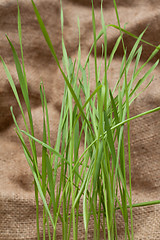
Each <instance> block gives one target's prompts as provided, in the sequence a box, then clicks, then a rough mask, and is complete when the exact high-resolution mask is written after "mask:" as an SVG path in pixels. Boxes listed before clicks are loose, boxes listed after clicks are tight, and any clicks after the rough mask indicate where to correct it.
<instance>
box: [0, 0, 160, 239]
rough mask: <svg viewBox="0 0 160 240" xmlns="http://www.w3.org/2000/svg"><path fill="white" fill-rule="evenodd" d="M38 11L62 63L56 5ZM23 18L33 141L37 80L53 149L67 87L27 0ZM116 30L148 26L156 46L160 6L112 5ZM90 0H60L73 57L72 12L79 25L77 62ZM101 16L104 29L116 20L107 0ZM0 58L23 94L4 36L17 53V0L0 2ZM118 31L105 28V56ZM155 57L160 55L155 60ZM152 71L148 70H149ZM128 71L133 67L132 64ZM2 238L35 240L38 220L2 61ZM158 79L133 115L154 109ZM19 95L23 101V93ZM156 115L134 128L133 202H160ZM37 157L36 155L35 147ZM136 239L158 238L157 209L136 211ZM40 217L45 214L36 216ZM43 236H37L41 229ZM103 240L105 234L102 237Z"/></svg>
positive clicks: (138, 0)
mask: <svg viewBox="0 0 160 240" xmlns="http://www.w3.org/2000/svg"><path fill="white" fill-rule="evenodd" d="M35 2H36V3H37V7H38V9H39V11H40V14H41V15H42V16H43V19H44V22H45V24H46V27H47V30H48V31H49V32H50V36H51V39H52V41H53V44H54V47H55V49H56V53H57V55H58V58H59V59H61V57H62V52H61V42H60V39H61V32H60V4H59V1H58V0H52V1H51V0H40V1H35ZM19 3H20V9H21V17H22V34H23V48H24V59H25V64H26V72H27V79H28V84H29V93H30V99H31V105H32V108H33V118H34V120H35V130H36V131H35V136H36V137H37V138H39V139H41V138H42V119H41V116H42V110H41V107H40V95H39V83H40V81H41V80H43V82H44V85H45V89H46V95H47V101H48V106H49V115H50V119H51V126H52V127H51V132H52V144H53V145H54V143H55V136H56V132H57V127H58V121H59V115H60V108H61V101H62V96H63V86H64V82H63V79H62V78H61V76H60V73H59V71H58V69H57V67H56V65H55V62H54V60H53V58H52V56H51V54H50V52H49V50H48V48H47V45H46V43H45V41H44V39H43V36H42V34H41V32H40V29H39V26H38V23H37V20H36V17H35V15H34V12H33V9H32V5H31V3H30V1H29V0H28V1H24V0H20V1H19ZM117 4H118V9H119V14H120V20H121V26H124V24H125V23H126V22H127V23H128V25H127V30H129V31H130V32H133V33H134V34H136V35H139V34H140V33H141V32H142V31H143V30H144V29H145V28H146V26H147V25H148V30H147V32H146V33H145V35H144V39H145V40H147V41H149V42H151V43H153V44H155V45H158V44H159V39H160V17H159V16H160V6H159V1H158V0H157V1H156V0H155V1H154V0H153V1H150V0H148V1H146V0H134V1H130V0H127V1H120V0H119V1H117ZM90 6H91V5H90V0H85V1H83V0H77V1H73V0H64V1H63V8H64V37H65V43H66V46H67V51H68V55H70V56H71V57H73V58H75V57H77V46H78V27H77V15H79V18H80V25H81V44H82V56H83V58H82V63H84V62H85V59H86V57H87V53H88V51H89V48H90V46H91V44H92V43H93V36H92V18H91V8H90ZM95 7H96V8H95V14H96V21H97V32H99V30H100V29H101V20H100V0H97V1H95ZM104 17H105V22H106V24H108V23H113V24H116V17H115V13H114V8H113V4H112V1H109V0H106V1H105V0H104ZM0 33H1V34H0V55H1V56H2V57H3V58H4V60H5V62H6V63H7V65H8V67H9V70H10V71H11V73H12V76H13V78H14V80H15V82H16V86H17V89H18V91H19V93H20V86H19V84H18V79H17V75H16V71H15V66H14V63H13V58H12V53H11V50H10V47H9V44H8V42H7V40H6V38H5V33H7V34H8V36H9V38H10V40H11V41H12V42H13V44H14V45H15V47H16V50H17V51H18V54H20V49H19V42H18V33H17V5H16V1H14V0H8V1H4V0H1V1H0ZM117 36H118V32H117V31H116V30H113V29H109V31H108V53H110V52H111V50H112V48H113V46H114V43H115V41H116V39H117ZM124 41H125V44H126V46H127V49H128V51H129V50H131V48H132V46H133V44H134V40H133V39H131V38H129V37H127V36H124ZM102 42H103V40H100V42H99V43H98V47H97V52H98V57H99V60H100V56H101V44H102ZM152 50H153V48H151V47H148V46H146V45H144V48H143V56H142V58H141V64H143V62H144V61H145V60H146V59H147V57H148V56H149V55H150V53H151V52H152ZM121 56H122V47H119V49H118V52H117V55H116V58H115V60H114V61H113V65H112V67H111V71H110V73H109V76H108V79H109V84H110V87H111V88H112V87H113V86H114V84H115V82H116V80H117V78H118V74H119V68H120V62H121ZM158 58H159V55H157V56H156V58H154V60H153V61H155V60H156V59H158ZM149 66H151V65H149ZM93 68H94V58H93V56H92V57H91V72H92V74H91V87H92V89H93V88H94V71H92V70H93ZM131 68H132V66H131ZM0 70H1V75H0V83H1V84H0V131H1V135H0V240H12V239H15V240H21V239H30V240H33V239H34V240H35V239H36V221H35V220H36V218H35V211H36V209H35V201H34V188H33V178H32V175H31V173H30V170H29V167H28V165H27V162H26V159H25V157H24V154H23V151H22V149H21V146H20V143H19V140H18V138H17V136H16V133H15V131H14V124H13V121H12V118H11V114H10V110H9V108H10V106H11V105H12V106H13V108H14V113H15V115H16V118H17V121H18V123H19V125H20V126H21V127H22V128H23V123H22V119H21V116H20V112H19V109H18V107H17V103H16V101H15V99H14V96H13V93H12V91H11V89H10V86H9V84H8V81H7V77H6V75H5V73H4V70H3V67H2V64H0ZM154 75H155V79H154V81H153V83H152V84H151V86H150V87H149V88H148V89H147V90H146V92H145V93H144V94H142V95H141V97H140V98H139V99H137V100H136V101H135V103H134V104H133V105H132V106H131V115H136V114H138V113H141V112H143V111H146V110H149V109H151V108H154V107H157V106H159V104H160V88H159V85H160V77H159V76H160V70H159V68H157V69H156V70H155V72H154ZM20 98H22V96H21V94H20ZM159 119H160V113H159V112H158V113H155V114H152V115H147V116H145V117H144V118H142V119H137V120H135V121H134V122H132V123H131V150H132V185H133V202H134V203H138V202H145V201H152V200H158V199H159V198H160V191H159V190H160V181H159V178H160V162H159V156H160V150H159V142H160V141H159V140H160V122H159ZM38 157H39V158H40V157H41V150H40V149H39V148H38ZM133 215H134V229H135V239H137V240H140V239H144V240H147V239H148V240H155V239H160V220H159V219H160V206H159V205H156V206H151V207H142V208H139V209H136V208H135V209H134V210H133ZM41 216H42V212H41ZM117 219H118V235H119V239H124V235H123V234H122V232H123V227H124V226H123V224H122V216H121V215H120V214H119V213H118V214H117ZM41 237H42V231H41ZM57 239H62V232H61V229H58V231H57ZM78 239H84V228H83V224H80V226H79V237H78ZM88 239H93V227H92V222H91V223H90V229H89V237H88ZM101 239H103V236H101Z"/></svg>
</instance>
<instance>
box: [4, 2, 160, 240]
mask: <svg viewBox="0 0 160 240" xmlns="http://www.w3.org/2000/svg"><path fill="white" fill-rule="evenodd" d="M31 2H32V5H33V8H34V11H35V14H36V16H37V20H38V22H39V25H40V28H41V30H42V33H43V35H44V38H45V40H46V42H47V44H48V47H49V49H50V51H51V53H52V55H53V57H54V59H55V61H56V63H57V66H58V68H59V69H60V71H61V73H62V77H63V78H64V82H65V87H64V96H63V101H62V107H61V115H60V119H59V127H58V133H57V140H56V144H55V146H54V148H53V147H52V143H51V138H50V126H49V114H48V108H47V100H46V95H45V90H44V86H43V83H41V84H40V97H41V104H42V109H43V126H42V127H43V141H40V140H39V139H37V138H36V136H35V135H34V125H33V120H32V113H31V106H30V100H29V94H28V86H27V79H26V73H25V65H24V60H23V48H22V37H21V18H20V11H19V7H18V32H19V40H20V47H21V57H22V65H21V64H20V60H19V58H18V56H17V53H16V50H15V48H14V46H13V45H12V43H11V41H10V40H9V38H8V36H7V39H8V41H9V44H10V46H11V49H12V52H13V57H14V61H15V66H16V69H17V74H18V78H19V83H20V87H21V91H22V94H23V98H24V101H25V104H26V109H27V112H28V119H29V124H28V125H27V122H28V121H27V120H26V118H25V115H24V110H23V108H22V105H21V101H20V99H19V96H18V92H17V90H16V86H15V84H14V81H13V79H12V76H11V74H10V73H9V70H8V68H7V66H6V64H5V63H4V61H3V59H2V58H1V61H2V63H3V65H4V69H5V72H6V74H7V77H8V80H9V83H10V85H11V88H12V90H13V92H14V95H15V98H16V100H17V102H18V105H19V108H20V110H21V114H22V117H23V120H24V123H25V127H26V129H25V131H24V130H20V129H19V126H18V124H17V121H16V118H15V116H14V113H13V109H12V107H11V113H12V116H13V120H14V122H15V125H16V132H17V135H18V137H19V139H20V141H21V143H22V147H23V150H24V154H25V156H26V159H27V161H28V164H29V167H30V169H31V171H32V173H33V176H34V186H35V200H36V209H37V212H36V215H37V239H40V226H39V197H38V196H40V197H41V199H42V201H43V239H46V238H47V239H56V230H57V227H58V225H59V221H61V224H62V235H63V239H70V238H71V235H73V239H78V228H79V219H80V218H83V225H84V232H85V239H87V238H88V230H89V224H90V221H92V224H93V226H92V228H93V229H94V239H100V234H102V233H103V238H104V239H109V240H113V239H118V233H117V219H116V213H117V211H120V212H121V214H122V217H123V222H124V239H134V231H133V230H134V229H133V213H132V209H133V207H140V206H146V205H153V204H158V203H160V202H159V201H153V202H145V203H138V204H132V186H131V147H130V121H131V120H134V119H136V118H138V117H142V116H144V115H146V114H149V113H153V112H156V111H158V110H160V107H158V108H155V109H152V110H150V111H147V112H144V113H141V114H139V115H136V116H133V117H131V118H130V110H129V109H130V108H129V107H130V105H131V103H132V102H133V101H134V100H135V99H136V98H137V97H138V95H139V94H140V92H139V91H138V90H139V88H140V87H141V85H142V84H143V83H144V82H145V80H146V79H147V78H148V77H149V76H150V74H151V73H152V71H153V70H154V69H155V68H156V66H157V65H158V63H159V60H158V61H156V62H155V63H154V64H153V65H152V66H151V67H148V70H147V71H145V73H144V75H143V76H141V77H139V76H140V74H141V73H142V71H143V70H144V69H145V66H146V64H147V63H149V62H150V60H151V59H152V58H153V57H154V56H155V55H156V54H157V52H158V51H159V47H155V50H154V51H153V53H152V54H151V56H150V57H149V58H148V60H147V61H146V62H145V63H144V64H143V65H141V66H139V61H140V57H141V54H142V46H141V45H140V43H141V42H145V41H144V40H142V37H143V34H144V32H145V31H144V32H143V33H142V34H141V35H140V36H139V37H136V36H134V35H133V34H131V33H129V32H127V31H126V30H125V29H123V28H121V26H120V21H119V16H118V11H117V6H116V2H115V0H113V3H114V7H115V12H116V15H117V21H118V26H115V25H105V22H104V17H103V9H102V4H101V22H102V30H101V31H100V33H99V34H98V35H96V24H95V15H94V6H93V1H92V22H93V36H94V43H93V45H92V47H91V50H90V52H89V54H88V57H87V59H86V62H85V64H84V66H82V65H81V44H80V24H79V21H78V28H79V47H78V59H77V60H75V61H74V62H73V61H72V59H71V58H69V57H68V55H67V51H66V48H65V43H64V39H63V10H62V6H61V30H62V51H63V67H62V66H61V65H60V62H59V60H58V58H57V55H56V52H55V50H54V48H53V45H52V42H51V40H50V38H49V34H48V33H47V31H46V28H45V26H44V23H43V21H42V18H41V16H40V14H39V12H38V9H37V8H36V5H35V3H34V1H33V0H31ZM108 27H114V28H116V29H118V30H119V32H120V36H119V37H118V39H117V41H116V43H115V45H114V47H113V49H112V52H111V54H110V56H108V55H107V28H108ZM124 33H125V34H128V35H130V36H131V37H134V38H135V39H136V41H135V44H134V46H133V48H132V50H131V52H130V53H127V49H126V47H125V44H124V42H123V34H124ZM101 37H103V38H104V44H103V46H102V60H101V61H104V66H105V70H104V74H103V77H102V78H100V74H99V73H100V71H101V64H100V65H99V66H98V64H97V55H96V46H97V41H98V40H99V39H100V38H101ZM145 43H146V44H149V43H147V42H145ZM120 44H122V46H123V52H124V55H123V57H122V62H121V68H120V73H119V78H118V80H117V83H116V85H115V87H114V89H112V90H111V89H110V88H109V84H108V71H109V69H110V65H111V63H112V60H113V58H114V55H115V53H116V51H117V48H118V47H119V45H120ZM93 50H94V59H95V83H96V84H95V89H94V91H93V92H91V89H90V78H89V76H90V63H89V59H90V55H91V52H92V51H93ZM133 61H134V69H133V73H132V77H131V78H130V79H128V73H129V69H130V65H131V63H132V62H133ZM152 80H153V77H151V81H150V82H149V84H150V83H151V82H152ZM149 84H146V86H145V87H144V89H143V90H145V88H146V87H148V86H149ZM116 93H117V94H116ZM125 125H126V129H124V126H125ZM125 131H126V134H127V141H128V142H127V148H128V149H127V151H126V148H125V141H124V132H125ZM24 134H25V135H27V136H28V139H29V142H30V148H31V151H29V149H28V147H27V145H26V143H25V141H24V137H23V136H24ZM36 143H39V144H40V145H41V146H42V169H39V167H38V163H37V153H36ZM80 149H81V151H80ZM126 161H127V163H126ZM127 167H128V169H127ZM126 171H127V172H129V179H128V180H127V178H126ZM58 178H59V179H60V180H58ZM127 181H128V182H129V187H128V185H127Z"/></svg>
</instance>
